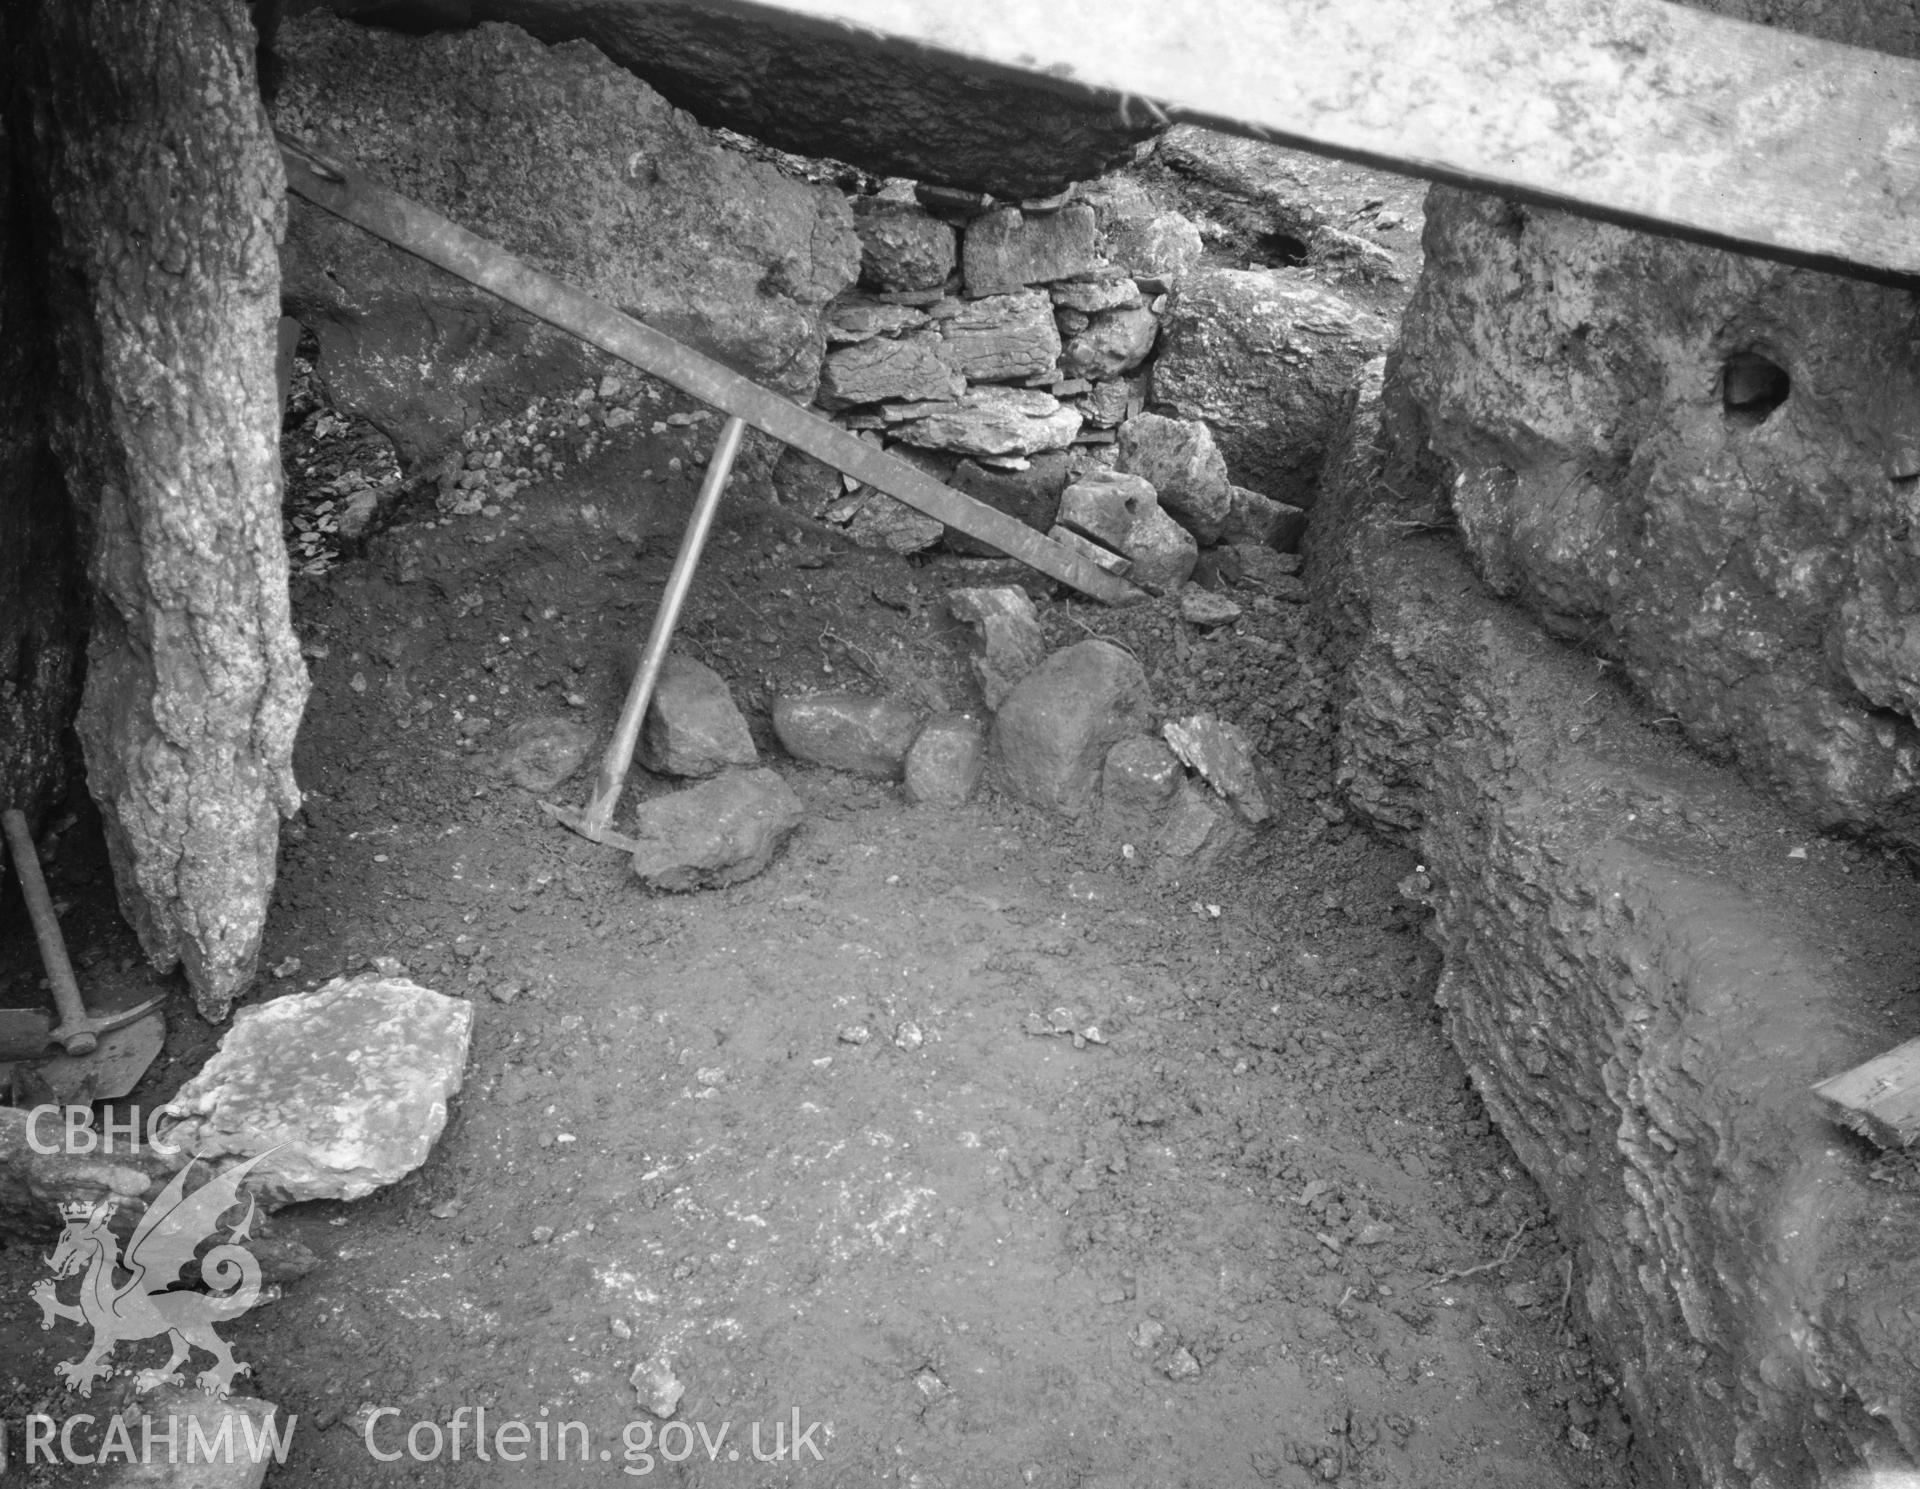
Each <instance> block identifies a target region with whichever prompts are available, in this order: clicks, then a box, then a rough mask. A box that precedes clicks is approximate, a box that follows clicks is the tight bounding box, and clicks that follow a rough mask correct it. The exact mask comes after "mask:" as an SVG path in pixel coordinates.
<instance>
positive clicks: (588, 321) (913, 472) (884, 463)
mask: <svg viewBox="0 0 1920 1489" xmlns="http://www.w3.org/2000/svg"><path fill="white" fill-rule="evenodd" d="M280 153H281V158H282V160H283V161H284V162H285V164H286V170H287V189H288V190H289V191H291V192H293V193H294V194H295V195H297V196H300V197H302V198H304V199H305V200H307V201H309V202H312V203H313V204H314V205H315V206H316V207H320V208H323V209H324V210H326V211H328V212H331V213H333V214H334V215H335V216H336V217H340V218H342V219H344V220H345V221H347V222H351V223H353V224H354V225H355V226H357V227H362V228H365V229H366V230H367V231H368V232H370V233H372V234H374V235H375V236H376V237H379V238H384V239H385V240H386V241H387V242H389V243H392V244H394V245H395V246H396V247H399V248H404V249H406V250H407V252H409V253H412V254H415V255H417V256H418V257H420V258H423V259H425V260H426V261H427V262H428V263H430V264H433V265H436V266H437V267H439V268H442V269H445V270H446V271H447V272H448V273H449V274H455V275H458V276H459V277H460V278H462V279H464V280H466V281H468V282H469V283H470V284H476V285H479V286H480V287H481V288H482V289H484V290H488V291H490V292H491V293H493V294H495V295H498V296H499V297H500V298H501V299H503V300H505V301H506V302H507V303H508V304H510V305H517V306H518V307H519V308H520V309H522V310H525V311H527V312H528V313H529V314H532V315H537V316H539V317H540V319H542V320H544V321H547V322H550V323H551V324H553V325H555V326H558V327H559V328H560V329H561V330H563V331H567V332H571V333H572V334H573V335H575V336H578V337H579V338H580V339H581V340H582V341H585V342H588V343H590V344H591V345H593V346H597V347H599V348H600V349H601V350H602V351H606V352H610V353H612V354H613V355H614V356H616V357H619V358H620V359H621V360H622V361H625V362H630V363H632V364H633V365H634V366H635V367H638V368H640V369H641V370H642V371H644V372H650V373H652V374H653V375H654V376H655V377H658V378H661V379H663V380H664V381H666V382H669V383H672V384H673V385H674V386H675V387H676V388H679V389H680V390H681V391H682V392H685V393H690V394H692V395H693V396H694V397H695V398H698V399H700V400H701V401H702V402H703V403H710V404H712V405H713V406H714V407H715V408H718V409H720V410H721V411H722V412H724V413H726V414H729V415H731V416H732V417H734V418H737V419H743V420H745V421H746V422H747V423H748V424H750V425H752V426H753V427H754V428H755V429H758V430H761V431H762V432H764V433H766V434H770V435H772V436H773V437H774V438H775V439H777V440H781V441H783V442H784V443H786V444H789V445H792V446H793V447H794V448H795V449H797V450H802V451H804V452H806V453H807V454H809V455H811V456H813V457H814V458H815V459H816V460H823V461H825V462H826V463H827V464H828V465H831V466H832V467H834V469H836V470H840V471H844V472H846V473H847V474H848V475H850V476H852V477H853V478H854V479H855V480H857V481H863V482H865V483H866V484H867V485H869V486H872V487H874V488H875V489H876V490H879V491H884V492H885V493H886V494H887V495H888V496H891V497H893V498H894V499H895V500H897V501H902V502H905V503H906V504H907V505H908V506H910V507H912V508H914V509H915V510H916V511H920V512H924V513H925V514H926V515H927V516H929V517H932V518H934V519H935V520H937V521H939V522H943V523H945V524H946V525H947V526H948V527H952V528H958V529H959V530H960V531H961V532H963V533H966V534H967V535H968V536H969V537H974V538H978V539H979V540H980V541H981V542H983V543H991V544H992V545H993V546H994V547H995V548H998V549H1000V551H1001V552H1003V553H1006V554H1009V555H1011V556H1012V557H1014V558H1017V559H1019V560H1020V561H1021V562H1022V563H1024V564H1026V565H1028V566H1029V567H1031V568H1034V569H1037V570H1039V571H1040V572H1041V573H1043V574H1047V575H1051V576H1052V577H1053V578H1055V579H1058V580H1060V581H1062V582H1063V583H1065V584H1070V585H1072V586H1073V587H1074V588H1075V589H1077V590H1079V591H1080V592H1081V593H1082V594H1087V595H1091V596H1092V597H1093V598H1094V599H1096V600H1105V601H1106V602H1107V603H1109V604H1121V603H1125V602H1129V601H1133V600H1141V599H1144V598H1146V596H1145V595H1144V594H1143V593H1142V592H1141V591H1140V590H1138V589H1135V588H1134V587H1133V586H1132V585H1130V584H1128V583H1126V582H1125V581H1124V580H1121V579H1116V578H1114V576H1113V575H1111V574H1108V573H1105V572H1104V571H1102V570H1101V569H1100V568H1099V567H1098V566H1097V565H1095V564H1093V563H1091V562H1089V561H1088V560H1087V559H1085V558H1082V557H1081V556H1080V555H1079V554H1077V553H1073V552H1071V551H1070V550H1068V549H1066V548H1063V547H1061V546H1060V545H1059V544H1058V543H1052V542H1049V541H1048V540H1047V539H1046V538H1045V537H1044V536H1042V535H1041V534H1040V533H1037V532H1035V531H1034V530H1033V529H1032V528H1030V527H1028V526H1027V525H1026V524H1025V523H1024V522H1021V521H1018V520H1017V519H1015V518H1013V517H1009V516H1008V515H1007V514H1006V513H1005V512H1001V511H998V510H996V509H995V508H993V507H989V506H988V505H986V503H984V502H978V501H975V500H974V499H973V498H972V497H970V496H965V495H963V494H962V493H960V492H958V491H955V490H954V489H953V488H952V487H950V486H946V485H943V484H942V483H941V482H939V481H936V480H934V479H933V477H932V476H929V475H927V474H926V473H925V472H924V471H921V470H919V469H917V468H915V467H914V466H911V465H909V464H907V462H906V461H904V460H900V459H898V458H896V457H895V456H892V455H889V454H887V453H886V452H885V451H884V450H879V449H876V448H874V447H873V446H872V445H870V444H867V443H866V442H865V441H864V440H861V439H858V438H856V437H855V436H854V435H852V434H850V433H848V432H847V431H846V430H844V429H841V428H840V427H838V426H837V425H834V424H830V423H828V422H827V421H826V420H825V419H823V418H821V417H820V416H819V415H817V414H814V413H810V412H808V411H807V410H806V409H804V408H801V407H800V406H799V405H798V404H796V403H794V402H792V401H791V400H789V399H786V398H783V397H781V396H780V395H779V394H778V393H775V392H773V391H771V390H770V389H767V388H763V387H761V386H760V385H759V384H758V383H756V382H754V381H753V380H752V379H751V378H745V377H742V376H741V375H740V374H739V373H737V372H735V371H733V370H732V369H731V368H729V367H725V366H723V365H722V364H721V363H719V362H716V361H715V360H714V359H713V358H712V357H708V356H704V355H703V354H701V353H700V352H697V351H695V350H694V349H693V348H692V347H689V346H686V345H685V344H683V343H681V342H679V341H676V340H674V339H673V338H672V337H671V336H668V335H666V334H665V333H663V332H660V331H656V330H654V329H653V327H651V326H648V325H643V324H642V323H641V322H639V321H637V320H635V319H633V317H632V316H629V315H623V314H621V312H619V311H617V310H615V309H613V308H612V307H611V306H608V305H604V304H602V303H601V302H600V301H598V300H596V299H594V297H593V296H592V295H589V294H588V293H587V292H586V291H585V290H583V289H580V288H578V287H576V286H574V285H571V284H568V283H567V282H566V281H565V280H562V279H556V278H555V277H554V276H552V275H551V274H543V273H541V272H540V271H539V270H538V269H535V268H534V267H533V266H532V265H530V264H526V263H523V262H522V261H521V260H519V259H517V258H515V257H513V255H511V254H509V253H507V252H506V251H504V250H503V249H501V248H498V247H496V246H495V245H494V244H492V243H489V242H487V241H486V240H485V239H483V238H479V237H476V236H475V235H474V234H472V233H470V232H468V231H467V230H466V229H464V228H462V227H459V226H458V225H456V224H455V223H452V222H449V221H448V220H447V219H446V218H444V217H442V216H440V214H439V213H437V212H434V211H432V210H430V209H429V208H427V207H424V206H422V205H421V204H420V203H418V202H415V201H412V200H410V199H408V198H406V197H403V196H401V195H400V194H399V193H398V192H394V191H389V190H388V189H387V188H386V187H384V186H380V185H378V184H377V183H375V182H372V181H369V180H367V179H366V178H365V177H363V176H357V175H353V174H351V173H349V172H348V171H346V170H345V169H344V168H343V167H342V166H340V165H339V164H337V163H336V162H333V161H329V160H325V159H323V158H321V157H319V156H317V155H314V154H313V153H312V152H311V151H308V150H306V149H304V148H303V147H301V146H299V145H295V144H292V143H291V142H289V141H286V140H282V141H281V147H280Z"/></svg>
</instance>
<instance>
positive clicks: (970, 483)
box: [947, 451, 1070, 557]
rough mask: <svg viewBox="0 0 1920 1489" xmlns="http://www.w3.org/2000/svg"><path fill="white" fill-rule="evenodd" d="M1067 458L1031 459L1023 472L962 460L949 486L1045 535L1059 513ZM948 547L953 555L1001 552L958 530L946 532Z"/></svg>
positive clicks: (1058, 453)
mask: <svg viewBox="0 0 1920 1489" xmlns="http://www.w3.org/2000/svg"><path fill="white" fill-rule="evenodd" d="M1069 460H1070V457H1069V456H1068V455H1067V454H1066V453H1065V452H1064V451H1046V452H1043V453H1040V454H1037V455H1034V456H1033V457H1031V462H1030V464H1029V465H1028V468H1027V469H1026V470H1019V471H1005V470H990V469H988V468H987V467H986V466H983V465H981V464H979V463H978V462H977V461H973V460H962V461H961V462H960V464H959V465H958V466H957V467H956V468H955V470H954V472H953V479H952V480H951V481H950V482H949V483H948V484H950V485H951V486H952V487H953V489H954V490H956V491H962V492H965V493H966V494H967V495H968V496H970V497H972V498H973V499H974V500H975V501H979V502H985V503H986V504H987V505H988V506H990V507H992V508H994V509H995V510H996V511H1000V512H1005V513H1006V514H1007V515H1008V516H1009V517H1017V518H1019V520H1020V521H1022V522H1024V523H1026V525H1027V526H1028V527H1031V528H1034V529H1035V530H1037V531H1039V532H1045V531H1046V530H1047V529H1048V528H1050V527H1052V526H1053V523H1054V514H1055V513H1056V512H1057V511H1058V510H1059V506H1060V492H1061V489H1062V488H1063V487H1065V485H1066V484H1067V480H1068V471H1069ZM947 546H948V547H949V548H951V549H953V551H954V552H956V553H965V554H972V555H974V556H976V557H998V556H999V553H1000V550H999V549H998V548H995V547H994V546H993V545H992V544H990V543H983V542H981V541H980V540H979V539H978V538H974V537H970V536H968V535H967V534H966V533H963V532H961V531H959V530H958V529H957V528H949V529H948V530H947Z"/></svg>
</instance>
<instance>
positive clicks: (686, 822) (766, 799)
mask: <svg viewBox="0 0 1920 1489" xmlns="http://www.w3.org/2000/svg"><path fill="white" fill-rule="evenodd" d="M804 816H805V813H804V812H803V811H802V809H801V806H800V798H799V797H797V796H795V795H794V794H793V789H792V788H791V787H790V786H788V785H787V783H786V782H785V781H783V780H781V779H780V777H779V776H777V775H775V774H774V773H773V772H772V771H770V770H767V769H765V768H764V767H763V768H761V769H757V770H728V771H726V772H724V773H723V774H721V775H718V776H715V777H714V778H713V779H712V780H710V781H702V782H701V783H700V784H699V785H698V786H689V787H687V788H686V789H685V790H681V791H675V792H672V793H671V794H669V795H666V796H656V797H653V798H651V799H650V800H647V801H644V802H642V803H641V804H640V806H639V807H638V809H637V810H636V811H635V812H634V826H633V832H632V836H633V837H634V838H635V839H636V840H637V841H638V842H639V844H640V847H639V848H638V849H637V850H636V851H635V853H634V855H633V872H634V873H635V874H637V875H638V876H639V877H640V879H641V881H642V882H643V883H645V884H646V886H647V887H648V888H649V889H660V890H666V891H669V892H672V893H684V892H686V891H688V890H694V889H718V888H722V887H724V886H725V885H728V884H738V883H739V882H740V881H741V880H743V879H751V878H752V877H753V876H754V875H755V874H758V873H760V872H761V871H762V870H764V869H765V868H766V867H767V865H768V864H770V863H772V862H773V855H774V854H775V853H777V852H778V851H779V849H780V845H781V844H782V843H784V842H785V841H786V840H787V839H788V838H789V837H791V836H792V835H793V833H794V830H795V829H796V828H798V827H799V826H800V823H801V821H802V819H803V817H804Z"/></svg>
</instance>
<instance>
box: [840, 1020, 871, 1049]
mask: <svg viewBox="0 0 1920 1489" xmlns="http://www.w3.org/2000/svg"><path fill="white" fill-rule="evenodd" d="M871 1038H873V1030H871V1029H869V1028H868V1027H867V1026H866V1025H865V1024H846V1025H843V1026H842V1027H841V1030H840V1034H839V1040H840V1042H841V1043H842V1044H851V1045H862V1044H865V1043H866V1042H867V1041H868V1040H869V1039H871Z"/></svg>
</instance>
